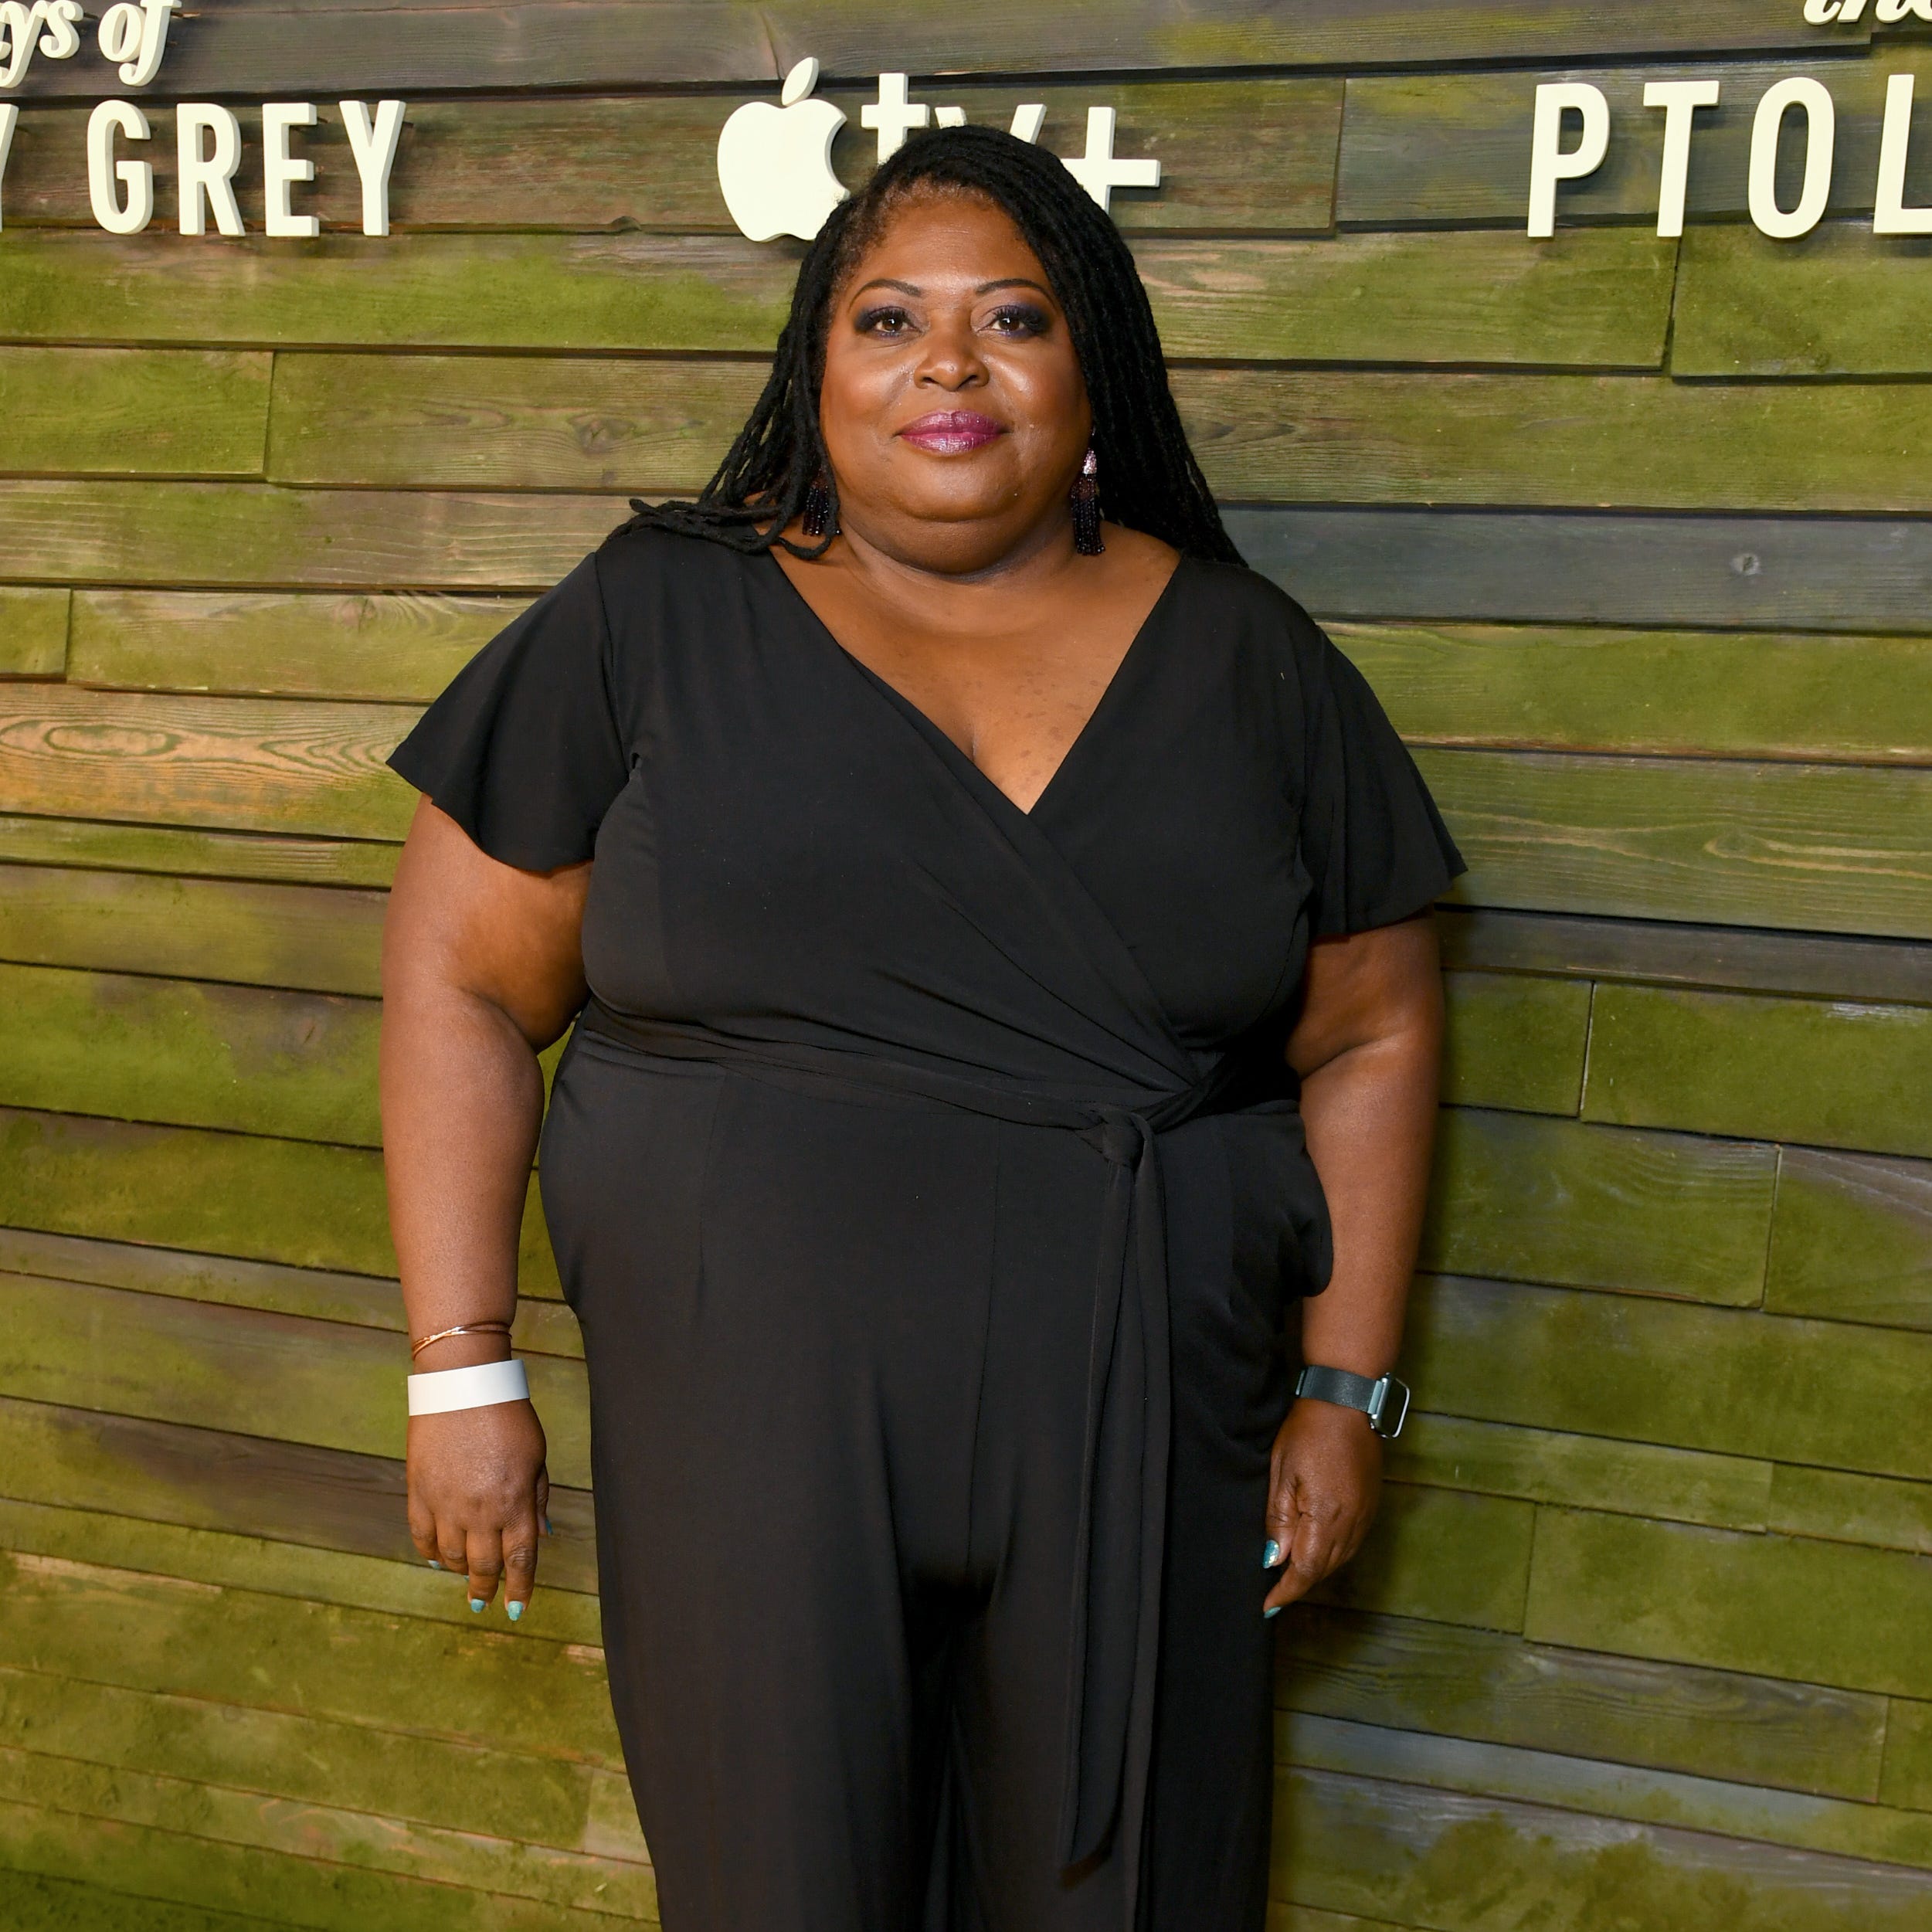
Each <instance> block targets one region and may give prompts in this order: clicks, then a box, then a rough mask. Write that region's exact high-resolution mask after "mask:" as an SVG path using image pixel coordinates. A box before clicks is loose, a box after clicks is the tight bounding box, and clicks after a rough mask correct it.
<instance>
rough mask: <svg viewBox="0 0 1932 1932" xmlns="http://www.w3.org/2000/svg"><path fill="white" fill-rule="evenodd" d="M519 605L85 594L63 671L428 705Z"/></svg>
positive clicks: (163, 687)
mask: <svg viewBox="0 0 1932 1932" xmlns="http://www.w3.org/2000/svg"><path fill="white" fill-rule="evenodd" d="M307 359H308V358H296V361H297V362H298V363H299V362H301V361H306V360H307ZM343 359H344V360H348V359H349V358H343ZM6 595H8V593H4V592H0V599H4V598H5V596H6ZM526 607H527V603H526V600H525V599H522V598H520V597H519V598H508V599H504V598H495V597H435V596H413V597H412V596H400V597H385V596H367V595H362V596H328V595H326V594H324V595H322V596H314V595H311V596H274V595H267V596H263V595H259V594H257V595H253V596H251V595H250V594H248V593H245V592H243V593H232V594H226V595H225V594H222V593H219V592H217V593H213V594H212V595H211V594H197V593H193V592H184V591H142V590H87V591H83V592H82V593H80V596H78V597H76V599H74V615H73V643H72V645H71V647H70V652H69V657H68V663H67V676H68V677H69V678H70V681H72V682H73V683H75V684H91V685H97V686H99V687H100V688H104V689H112V690H121V691H205V692H219V693H222V694H230V695H239V696H248V697H260V698H351V699H355V698H359V699H363V700H365V701H371V702H380V703H402V704H411V703H413V704H425V705H426V704H428V703H429V702H430V701H431V700H432V699H433V698H436V697H437V696H438V695H440V693H441V692H442V690H443V687H444V686H445V685H446V684H448V683H449V681H450V679H451V678H452V677H454V676H455V675H456V674H457V672H458V671H460V670H461V669H462V668H463V666H464V665H465V664H467V663H468V662H469V660H470V658H471V657H473V656H474V654H476V653H477V651H478V650H480V649H481V648H482V647H483V646H484V644H486V643H488V642H489V641H490V640H491V638H492V637H494V636H495V635H496V633H497V632H498V631H499V630H501V629H502V628H503V627H504V625H506V624H507V623H509V622H510V620H511V619H512V618H513V617H514V616H517V614H518V613H519V612H520V611H521V610H523V609H525V608H526ZM4 608H5V606H4V603H3V602H0V609H4Z"/></svg>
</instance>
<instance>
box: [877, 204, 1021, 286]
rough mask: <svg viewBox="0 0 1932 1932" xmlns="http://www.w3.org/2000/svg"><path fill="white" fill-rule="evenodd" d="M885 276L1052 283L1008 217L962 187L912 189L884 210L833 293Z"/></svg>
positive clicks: (929, 282)
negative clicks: (1021, 279)
mask: <svg viewBox="0 0 1932 1932" xmlns="http://www.w3.org/2000/svg"><path fill="white" fill-rule="evenodd" d="M880 276H886V277H891V279H892V280H895V281H903V282H911V283H913V284H916V285H918V287H928V286H938V285H940V284H944V285H946V286H947V287H954V286H956V285H958V284H966V285H967V286H973V285H976V284H979V283H981V282H990V281H997V280H1007V279H1008V278H1011V277H1024V278H1025V279H1027V280H1031V281H1036V282H1037V283H1039V284H1040V285H1041V287H1043V288H1050V287H1051V284H1049V283H1048V282H1047V271H1046V270H1045V269H1044V267H1042V266H1041V262H1040V258H1039V256H1037V255H1036V254H1035V253H1034V252H1033V250H1032V249H1031V247H1030V246H1028V244H1027V239H1026V237H1025V236H1024V235H1022V234H1021V233H1020V230H1019V229H1018V227H1017V226H1016V225H1015V224H1014V219H1013V217H1012V216H1010V215H1009V214H1008V213H1007V212H1006V210H1005V209H1003V208H1002V207H1000V205H999V204H998V203H997V202H993V201H990V200H988V199H986V197H985V196H984V195H976V194H974V193H972V192H969V191H968V190H966V189H962V188H928V187H922V188H915V190H914V191H913V192H912V193H911V194H910V195H908V196H907V197H906V198H905V199H904V200H902V201H900V202H897V203H896V204H895V205H894V206H892V207H891V209H888V210H887V211H886V213H885V219H884V220H883V221H882V222H881V225H880V226H879V228H878V232H877V233H874V235H873V236H871V238H870V239H868V241H867V242H866V243H865V244H864V246H862V247H861V249H860V250H859V251H858V253H857V254H856V255H855V256H854V258H853V260H852V263H851V267H850V268H848V269H847V271H846V273H844V276H842V277H840V283H839V294H840V295H841V296H843V295H844V294H847V292H848V291H850V290H855V289H858V288H861V287H864V284H866V283H867V282H868V281H870V280H873V279H874V277H880Z"/></svg>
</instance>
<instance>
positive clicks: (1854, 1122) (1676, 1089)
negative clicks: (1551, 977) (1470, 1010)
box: [1583, 986, 1932, 1154]
mask: <svg viewBox="0 0 1932 1932" xmlns="http://www.w3.org/2000/svg"><path fill="white" fill-rule="evenodd" d="M1928 1095H1932V1010H1929V1009H1927V1008H1926V1007H1889V1006H1860V1005H1856V1004H1854V1003H1852V1002H1851V1001H1849V1000H1832V1001H1825V1000H1764V999H1754V998H1750V997H1747V996H1745V995H1743V994H1739V993H1680V992H1676V991H1673V990H1669V989H1666V988H1664V987H1661V986H1604V987H1601V988H1600V989H1599V990H1598V993H1597V997H1596V1003H1595V1006H1594V1008H1593V1010H1592V1014H1591V1028H1590V1070H1589V1076H1588V1080H1587V1085H1586V1086H1585V1088H1584V1102H1583V1113H1584V1119H1587V1120H1604V1121H1613V1122H1618V1123H1619V1124H1621V1125H1624V1126H1638V1127H1677V1128H1685V1129H1689V1130H1690V1131H1691V1132H1695V1133H1706V1134H1724V1133H1730V1134H1735V1133H1740V1132H1750V1133H1752V1134H1755V1135H1757V1136H1759V1137H1761V1139H1767V1140H1789V1141H1801V1142H1808V1143H1814V1144H1816V1145H1818V1146H1827V1147H1846V1148H1853V1149H1862V1150H1864V1151H1866V1152H1869V1153H1895V1154H1932V1105H1928V1100H1927V1097H1928Z"/></svg>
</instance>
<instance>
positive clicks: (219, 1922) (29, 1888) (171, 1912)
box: [0, 1870, 280, 1932]
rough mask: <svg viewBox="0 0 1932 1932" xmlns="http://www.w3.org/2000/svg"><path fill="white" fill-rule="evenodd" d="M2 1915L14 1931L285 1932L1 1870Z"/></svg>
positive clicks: (260, 1922) (235, 1917)
mask: <svg viewBox="0 0 1932 1932" xmlns="http://www.w3.org/2000/svg"><path fill="white" fill-rule="evenodd" d="M0 1913H5V1916H6V1922H7V1924H8V1925H9V1926H10V1927H12V1928H13V1932H280V1929H279V1928H277V1927H271V1926H270V1923H269V1921H268V1920H267V1919H258V1918H256V1917H253V1916H252V1915H251V1916H249V1917H243V1916H242V1915H241V1914H240V1913H235V1912H218V1911H213V1910H209V1908H208V1907H205V1906H199V1905H183V1904H177V1903H173V1902H171V1901H170V1900H165V1899H145V1898H137V1897H135V1896H134V1895H133V1894H132V1893H127V1892H114V1891H109V1890H106V1889H105V1888H104V1887H103V1886H98V1885H87V1884H83V1883H80V1882H79V1881H78V1880H75V1879H55V1878H48V1877H46V1876H43V1875H42V1874H41V1873H37V1872H20V1871H6V1870H0Z"/></svg>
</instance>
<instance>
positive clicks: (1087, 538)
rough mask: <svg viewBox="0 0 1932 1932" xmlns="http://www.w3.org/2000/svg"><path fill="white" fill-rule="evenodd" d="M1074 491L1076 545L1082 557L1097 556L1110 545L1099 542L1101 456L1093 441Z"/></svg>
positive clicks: (1088, 447) (1074, 541)
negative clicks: (1095, 450) (1096, 450)
mask: <svg viewBox="0 0 1932 1932" xmlns="http://www.w3.org/2000/svg"><path fill="white" fill-rule="evenodd" d="M1072 494H1073V547H1074V548H1075V550H1077V551H1078V552H1079V553H1080V555H1081V556H1083V557H1097V556H1098V555H1100V553H1101V552H1102V551H1103V550H1105V548H1106V547H1107V546H1106V545H1105V544H1104V543H1102V542H1101V541H1100V458H1099V457H1098V456H1097V455H1096V454H1095V453H1094V446H1093V445H1092V443H1088V445H1087V454H1086V457H1085V460H1084V461H1083V462H1082V463H1081V465H1080V474H1079V476H1078V477H1077V478H1075V482H1074V486H1073V493H1072Z"/></svg>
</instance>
